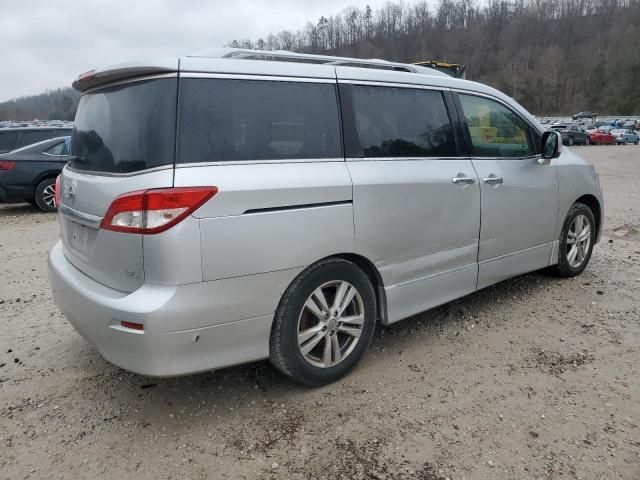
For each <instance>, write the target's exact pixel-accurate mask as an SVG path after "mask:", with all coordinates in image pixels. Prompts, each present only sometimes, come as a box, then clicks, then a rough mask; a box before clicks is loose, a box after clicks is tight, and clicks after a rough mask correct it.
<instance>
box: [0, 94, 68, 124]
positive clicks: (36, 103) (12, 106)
mask: <svg viewBox="0 0 640 480" xmlns="http://www.w3.org/2000/svg"><path fill="white" fill-rule="evenodd" d="M79 98H80V95H79V94H78V92H76V91H75V90H74V89H72V88H59V89H57V90H49V91H47V92H45V93H42V94H40V95H33V96H28V97H20V98H16V99H14V100H9V101H8V102H4V103H0V120H35V119H38V120H73V118H74V117H75V115H76V108H77V107H78V99H79Z"/></svg>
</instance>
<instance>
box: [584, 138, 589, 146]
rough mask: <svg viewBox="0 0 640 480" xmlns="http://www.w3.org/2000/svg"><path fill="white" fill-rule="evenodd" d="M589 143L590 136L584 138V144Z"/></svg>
mask: <svg viewBox="0 0 640 480" xmlns="http://www.w3.org/2000/svg"><path fill="white" fill-rule="evenodd" d="M587 145H589V137H587V138H585V139H584V146H585V147H586V146H587Z"/></svg>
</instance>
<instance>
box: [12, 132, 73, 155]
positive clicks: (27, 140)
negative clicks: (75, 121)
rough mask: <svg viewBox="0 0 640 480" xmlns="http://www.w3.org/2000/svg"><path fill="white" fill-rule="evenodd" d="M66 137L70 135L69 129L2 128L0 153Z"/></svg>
mask: <svg viewBox="0 0 640 480" xmlns="http://www.w3.org/2000/svg"><path fill="white" fill-rule="evenodd" d="M67 135H71V128H70V127H62V128H61V127H27V128H2V129H0V153H6V152H10V151H12V150H17V149H18V148H22V147H26V146H27V145H32V144H34V143H37V142H41V141H43V140H47V139H49V138H57V137H64V136H67Z"/></svg>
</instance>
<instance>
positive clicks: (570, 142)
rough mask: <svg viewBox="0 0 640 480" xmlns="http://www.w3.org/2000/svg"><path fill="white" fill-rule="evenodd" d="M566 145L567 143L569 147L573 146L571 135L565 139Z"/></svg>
mask: <svg viewBox="0 0 640 480" xmlns="http://www.w3.org/2000/svg"><path fill="white" fill-rule="evenodd" d="M567 145H569V146H570V147H571V146H573V137H569V139H568V140H567Z"/></svg>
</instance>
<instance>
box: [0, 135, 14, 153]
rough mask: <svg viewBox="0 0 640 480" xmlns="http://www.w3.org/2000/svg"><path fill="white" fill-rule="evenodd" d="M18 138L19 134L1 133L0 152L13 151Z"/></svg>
mask: <svg viewBox="0 0 640 480" xmlns="http://www.w3.org/2000/svg"><path fill="white" fill-rule="evenodd" d="M16 138H18V132H0V152H8V151H9V150H13V149H14V145H15V144H16Z"/></svg>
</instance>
